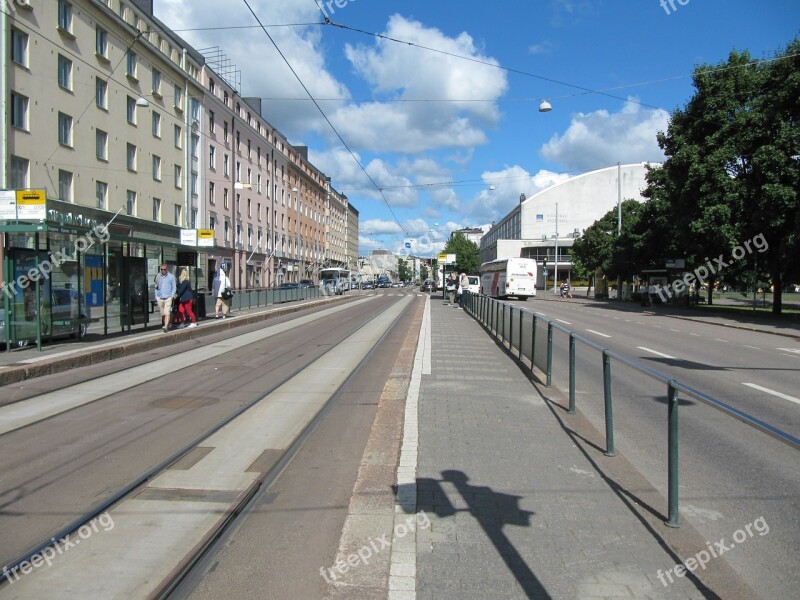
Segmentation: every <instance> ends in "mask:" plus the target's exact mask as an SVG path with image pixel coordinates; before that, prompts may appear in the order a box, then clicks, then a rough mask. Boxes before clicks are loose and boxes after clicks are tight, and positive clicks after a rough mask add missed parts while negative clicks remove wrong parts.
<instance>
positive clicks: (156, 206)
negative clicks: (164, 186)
mask: <svg viewBox="0 0 800 600" xmlns="http://www.w3.org/2000/svg"><path fill="white" fill-rule="evenodd" d="M160 220H161V200H160V199H159V198H153V221H160Z"/></svg>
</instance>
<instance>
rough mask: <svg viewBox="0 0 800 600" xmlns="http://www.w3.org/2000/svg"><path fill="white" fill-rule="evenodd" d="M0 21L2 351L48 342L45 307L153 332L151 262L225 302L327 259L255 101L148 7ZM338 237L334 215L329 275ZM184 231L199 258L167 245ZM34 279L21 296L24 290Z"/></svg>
mask: <svg viewBox="0 0 800 600" xmlns="http://www.w3.org/2000/svg"><path fill="white" fill-rule="evenodd" d="M7 6H8V7H12V6H13V10H8V11H5V12H2V13H0V34H2V50H1V51H0V52H2V58H3V63H4V64H5V65H6V66H7V68H6V69H5V72H4V73H5V76H4V77H2V78H0V87H2V90H0V102H2V104H3V112H4V114H5V115H7V118H6V119H4V121H3V125H2V128H3V129H2V131H1V132H0V137H2V140H3V143H2V147H1V148H0V151H2V156H1V157H0V158H1V160H0V179H2V181H0V234H2V241H3V243H2V248H1V249H0V253H1V255H0V256H1V257H2V272H0V275H2V280H1V281H2V283H3V286H2V290H1V291H2V294H0V296H2V298H3V304H2V305H0V310H2V316H3V320H4V321H5V323H6V324H7V325H6V327H5V329H4V331H3V333H2V335H3V336H6V334H8V335H7V336H8V337H9V338H10V339H12V340H13V339H15V338H22V337H25V335H26V333H25V332H24V331H23V330H24V329H30V328H31V327H32V326H35V324H36V323H37V321H41V322H42V323H44V321H45V320H48V323H49V327H51V328H52V327H54V326H55V319H54V317H53V318H51V317H50V316H48V315H50V313H51V311H52V312H53V313H54V312H55V310H56V307H54V306H53V307H51V306H50V305H49V304H50V302H51V297H55V296H56V295H62V296H64V297H65V298H72V301H73V302H74V303H76V304H77V306H78V308H77V310H78V311H80V313H81V314H80V316H81V317H88V321H89V322H90V324H89V328H90V330H91V331H93V332H96V333H101V334H109V333H116V332H119V331H128V330H130V329H132V328H139V327H147V326H148V324H149V325H150V326H160V318H159V316H158V314H157V312H154V307H153V302H152V298H153V285H154V280H155V275H156V273H157V272H158V266H159V265H160V264H161V262H166V263H168V264H169V265H170V266H171V267H172V268H173V269H174V270H176V271H177V270H178V269H180V268H182V267H187V268H188V269H189V270H190V273H191V277H192V282H193V284H194V286H195V288H197V289H200V290H203V289H208V288H210V286H211V279H212V277H213V274H214V272H215V271H216V270H217V269H218V268H219V266H220V265H221V264H226V265H229V267H230V277H231V279H232V281H233V284H234V287H235V288H237V289H244V288H253V287H256V288H257V287H270V286H274V285H277V284H279V283H281V282H283V281H297V280H300V279H313V278H314V277H313V273H314V271H315V270H316V269H318V268H319V266H321V264H322V263H323V262H324V260H325V258H326V257H327V256H329V254H331V253H332V251H331V249H330V248H329V243H330V239H329V238H328V236H327V235H326V234H327V231H328V229H327V228H328V220H327V216H328V199H329V189H331V188H330V180H329V179H328V178H327V177H325V175H324V174H323V173H321V172H320V171H319V170H318V169H316V168H315V167H314V166H313V165H312V164H310V163H309V161H308V153H307V150H306V149H303V148H294V147H292V146H291V145H290V144H289V143H288V141H287V140H286V138H285V137H284V136H283V135H282V134H280V132H279V131H277V130H276V129H275V128H274V127H273V126H271V125H270V124H269V123H268V121H266V120H265V119H264V118H263V117H262V116H261V106H260V101H259V100H258V99H252V98H243V97H242V96H241V95H240V93H239V90H237V89H236V88H237V86H236V85H231V83H230V82H228V81H226V80H225V78H224V77H222V76H221V75H219V74H217V73H215V71H214V69H213V68H212V66H210V65H209V64H208V63H209V61H208V60H207V59H206V58H205V57H204V56H203V55H202V54H200V53H199V52H198V51H196V50H194V49H193V48H191V47H189V45H188V44H186V43H185V41H183V40H182V39H181V38H180V37H179V36H177V35H175V34H174V33H173V32H171V31H170V30H169V29H168V28H167V27H166V26H165V25H164V24H163V23H161V22H160V21H158V19H156V18H155V17H154V16H153V13H152V2H150V1H149V0H135V1H130V2H129V1H123V0H27V1H25V2H22V1H19V2H18V1H16V0H10V2H9V3H8V4H7ZM25 190H43V193H42V194H37V193H33V194H31V193H29V192H26V191H25ZM20 194H23V196H20ZM20 198H21V200H20ZM344 202H345V206H346V205H347V203H346V198H344ZM337 218H339V217H337ZM346 222H347V217H346V213H344V216H343V217H342V221H341V225H337V236H339V237H337V239H336V246H335V250H334V251H333V253H335V254H336V255H337V257H339V258H338V260H339V261H341V262H343V263H346V262H347V257H346V252H345V246H346V243H345V241H344V239H343V237H344V235H345V234H344V231H345V230H346ZM356 229H357V226H356ZM197 230H211V231H212V232H213V239H212V240H210V242H211V245H208V246H200V245H198V242H197V241H195V239H194V238H192V236H191V235H188V236H186V235H183V234H192V233H194V234H195V235H196V233H197ZM56 256H58V257H60V258H58V259H55V258H54V257H56ZM43 265H44V266H43ZM43 269H47V270H48V271H47V277H44V278H43V279H42V285H41V286H38V287H39V289H38V290H37V285H35V284H34V279H32V278H31V277H30V276H29V275H27V274H30V273H31V272H35V271H36V270H39V271H40V272H41V271H43ZM37 303H41V306H40V307H39V308H38V309H37ZM37 315H39V316H38V317H37ZM18 330H19V331H18ZM42 330H43V331H44V333H45V334H48V333H49V331H48V328H47V327H44V326H43V327H42ZM50 331H51V330H50Z"/></svg>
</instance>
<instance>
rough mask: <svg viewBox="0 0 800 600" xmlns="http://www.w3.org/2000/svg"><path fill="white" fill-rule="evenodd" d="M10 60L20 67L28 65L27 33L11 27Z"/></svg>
mask: <svg viewBox="0 0 800 600" xmlns="http://www.w3.org/2000/svg"><path fill="white" fill-rule="evenodd" d="M11 60H12V61H14V62H15V63H17V64H18V65H20V66H22V67H27V66H28V34H27V33H25V32H24V31H20V30H19V29H14V28H13V27H12V28H11Z"/></svg>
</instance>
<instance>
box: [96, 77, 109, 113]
mask: <svg viewBox="0 0 800 600" xmlns="http://www.w3.org/2000/svg"><path fill="white" fill-rule="evenodd" d="M94 102H95V104H97V108H102V109H104V110H105V109H108V82H107V81H106V80H104V79H100V78H99V77H98V78H97V79H96V80H95V85H94Z"/></svg>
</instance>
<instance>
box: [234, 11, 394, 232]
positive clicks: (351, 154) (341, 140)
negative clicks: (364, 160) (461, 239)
mask: <svg viewBox="0 0 800 600" xmlns="http://www.w3.org/2000/svg"><path fill="white" fill-rule="evenodd" d="M242 2H244V4H245V6H247V9H248V10H249V11H250V13H251V14H252V15H253V18H254V19H255V20H256V21H257V22H258V24H259V25H260V26H261V30H262V31H263V32H264V35H266V36H267V38H269V41H270V43H271V44H272V45H273V46H274V47H275V50H276V51H277V52H278V54H279V55H280V57H281V58H282V59H283V62H285V63H286V66H287V67H289V70H290V71H291V72H292V75H294V76H295V79H297V81H298V83H300V85H301V86H302V88H303V90H304V91H305V92H306V94H308V97H309V98H311V101H312V102H313V103H314V106H316V107H317V110H318V111H319V113H320V114H321V115H322V118H323V119H325V122H326V123H328V126H329V127H330V128H331V130H332V131H333V132H334V133H335V134H336V137H337V138H339V141H340V142H341V143H342V145H343V146H344V147H345V149H346V150H347V152H348V153H349V154H350V156H351V157H352V158H353V160H354V161H355V162H356V164H357V165H358V166H359V168H360V169H361V170H362V171H363V172H364V175H366V176H367V179H369V180H370V182H371V183H372V185H373V186H375V189H376V190H378V192H379V193H380V195H381V198H383V201H384V203H385V204H386V206H387V208H388V209H389V212H390V213H391V214H392V217H393V218H394V220H395V221H396V222H397V224H398V225H399V226H400V229H401V231H402V232H403V233H404V234H405V235H406V236H407V235H408V232H407V231H406V230H405V227H403V224H402V223H401V222H400V219H398V218H397V215H396V214H395V212H394V209H393V208H392V205H391V204H389V200H387V198H386V196H385V195H384V193H383V189H382V188H381V187H380V186H379V185H378V184H377V183H376V182H375V180H374V179H373V178H372V177H371V176H370V174H369V173H367V170H366V168H364V165H362V164H361V161H360V160H358V157H357V156H356V155H355V153H354V152H353V151H352V150H351V149H350V146H348V144H347V142H346V141H345V140H344V138H343V137H342V135H341V134H340V133H339V131H338V130H337V129H336V127H335V126H334V125H333V123H331V120H330V119H329V118H328V115H326V114H325V111H323V110H322V107H321V106H320V105H319V103H318V102H317V101H316V99H315V98H314V96H313V95H312V94H311V91H310V90H309V89H308V88H307V87H306V84H305V83H303V80H302V79H300V76H299V75H298V74H297V72H296V71H295V70H294V68H293V67H292V65H291V63H290V62H289V60H288V59H287V58H286V56H285V55H284V54H283V52H282V51H281V49H280V48H279V47H278V44H277V43H275V40H274V39H272V36H271V35H270V34H269V32H268V31H267V29H266V27H264V25H263V24H262V23H261V19H259V18H258V15H256V13H255V11H254V10H253V8H252V7H251V6H250V2H249V1H248V0H242Z"/></svg>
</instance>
